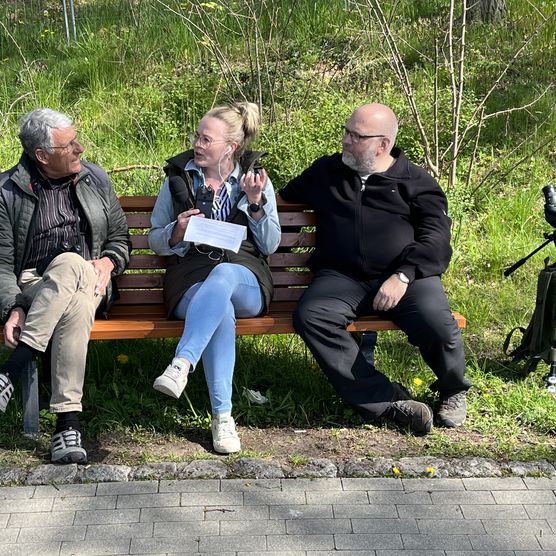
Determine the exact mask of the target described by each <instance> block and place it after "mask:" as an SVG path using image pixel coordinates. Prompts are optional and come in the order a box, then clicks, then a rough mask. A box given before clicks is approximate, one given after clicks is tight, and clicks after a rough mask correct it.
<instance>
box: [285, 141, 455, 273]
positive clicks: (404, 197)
mask: <svg viewBox="0 0 556 556" xmlns="http://www.w3.org/2000/svg"><path fill="white" fill-rule="evenodd" d="M391 155H392V156H393V157H394V159H395V162H394V164H393V165H392V166H391V167H390V168H389V169H388V170H387V171H386V172H382V173H377V174H371V175H370V176H369V178H368V179H367V180H366V182H365V183H362V182H361V178H360V177H359V175H358V174H357V173H356V172H355V171H353V170H352V169H351V168H349V167H348V166H346V165H345V164H344V163H343V162H342V156H341V154H339V153H337V154H334V155H332V156H324V157H322V158H319V159H318V160H316V161H315V162H314V163H313V164H312V165H311V166H310V167H309V168H307V170H305V171H304V172H303V173H302V174H300V175H299V176H297V177H296V178H294V179H293V180H292V181H290V182H289V183H288V184H287V185H286V186H285V187H284V188H282V189H281V190H280V192H279V193H280V196H281V197H282V198H283V199H284V200H286V201H296V202H302V203H306V204H307V205H309V206H310V207H311V208H313V209H314V211H315V213H316V217H317V233H316V247H315V251H314V252H313V254H312V255H311V258H310V260H309V267H310V269H311V270H312V271H313V272H316V271H317V270H319V269H321V268H332V269H335V270H338V271H340V272H343V273H345V274H348V275H351V276H353V277H354V278H356V279H359V280H372V279H382V280H385V279H386V278H388V277H389V276H390V275H392V274H393V273H395V272H403V273H404V274H406V275H407V276H408V277H409V279H410V280H411V281H413V280H414V279H416V278H426V277H427V276H435V275H440V274H442V273H443V272H444V271H445V270H446V268H447V266H448V263H449V262H450V257H451V255H452V249H451V247H450V224H451V220H450V218H448V215H447V202H446V196H445V195H444V192H443V191H442V189H441V188H440V186H439V185H438V183H437V182H436V180H435V179H434V178H433V177H431V176H430V175H429V174H427V172H425V170H423V169H422V168H420V167H419V166H416V165H415V164H413V163H412V162H410V161H409V160H408V159H407V158H406V157H405V155H404V154H403V152H402V151H401V150H400V149H398V148H394V149H393V150H392V152H391Z"/></svg>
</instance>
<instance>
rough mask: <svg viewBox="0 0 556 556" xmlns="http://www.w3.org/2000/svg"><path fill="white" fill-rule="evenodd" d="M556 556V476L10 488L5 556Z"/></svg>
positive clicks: (1, 496) (1, 508)
mask: <svg viewBox="0 0 556 556" xmlns="http://www.w3.org/2000/svg"><path fill="white" fill-rule="evenodd" d="M101 554H102V555H112V554H114V555H115V554H151V555H153V554H154V555H174V554H176V555H177V554H187V555H195V556H199V555H201V554H203V555H210V554H215V555H220V556H232V555H233V556H255V555H262V556H332V555H344V556H356V555H357V556H364V555H368V556H402V555H403V556H471V555H473V556H479V555H481V556H487V555H488V556H541V555H542V556H556V477H543V478H540V477H537V478H533V477H516V476H514V477H507V478H477V477H470V478H432V479H427V478H372V477H367V478H349V477H346V478H314V479H308V478H297V479H296V478H283V479H282V478H274V479H185V480H182V479H171V480H168V479H154V480H143V481H123V482H94V483H82V484H56V485H52V484H51V485H31V484H27V485H24V486H5V487H0V556H4V555H6V556H17V555H25V556H50V555H52V556H54V555H56V556H66V555H67V556H69V555H101Z"/></svg>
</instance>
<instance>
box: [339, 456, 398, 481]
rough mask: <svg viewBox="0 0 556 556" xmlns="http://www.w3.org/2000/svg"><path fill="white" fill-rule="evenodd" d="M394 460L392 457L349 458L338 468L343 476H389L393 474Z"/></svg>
mask: <svg viewBox="0 0 556 556" xmlns="http://www.w3.org/2000/svg"><path fill="white" fill-rule="evenodd" d="M394 465H395V464H394V460H393V459H391V458H382V457H379V458H373V459H362V460H348V461H347V462H345V463H344V465H343V466H342V467H341V468H340V469H339V470H338V474H340V475H341V476H342V477H388V476H390V475H392V468H393V467H394Z"/></svg>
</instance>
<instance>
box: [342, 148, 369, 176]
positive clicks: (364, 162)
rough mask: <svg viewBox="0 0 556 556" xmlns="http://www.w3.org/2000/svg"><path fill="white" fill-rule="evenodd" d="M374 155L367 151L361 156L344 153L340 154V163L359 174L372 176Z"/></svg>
mask: <svg viewBox="0 0 556 556" xmlns="http://www.w3.org/2000/svg"><path fill="white" fill-rule="evenodd" d="M375 161H376V157H375V155H374V154H373V153H372V152H370V151H368V152H366V153H365V154H363V155H354V154H353V153H349V152H346V151H343V152H342V162H343V163H344V164H345V165H346V166H348V167H349V168H351V169H352V170H355V171H356V172H357V173H360V174H372V173H373V172H374V171H375Z"/></svg>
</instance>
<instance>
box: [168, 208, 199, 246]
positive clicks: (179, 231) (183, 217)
mask: <svg viewBox="0 0 556 556" xmlns="http://www.w3.org/2000/svg"><path fill="white" fill-rule="evenodd" d="M193 216H197V217H200V218H204V217H205V215H204V214H203V213H202V212H201V211H200V210H199V209H196V208H194V209H189V210H186V211H184V212H180V213H179V214H178V217H177V219H176V225H175V226H174V230H173V231H172V237H170V247H173V246H174V245H176V244H177V243H179V242H180V241H183V236H184V234H185V230H186V229H187V225H188V224H189V221H190V220H191V218H192V217H193Z"/></svg>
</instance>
